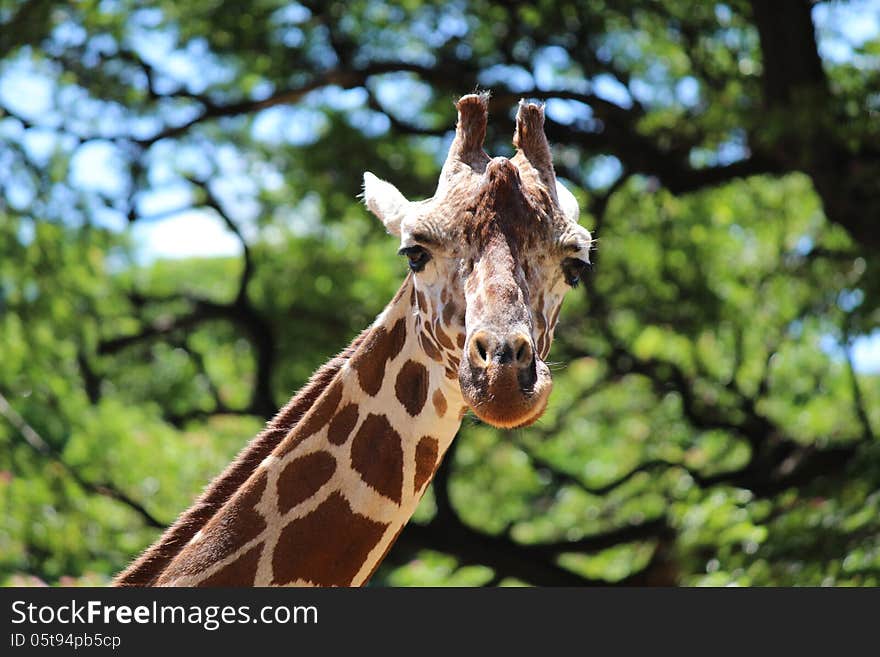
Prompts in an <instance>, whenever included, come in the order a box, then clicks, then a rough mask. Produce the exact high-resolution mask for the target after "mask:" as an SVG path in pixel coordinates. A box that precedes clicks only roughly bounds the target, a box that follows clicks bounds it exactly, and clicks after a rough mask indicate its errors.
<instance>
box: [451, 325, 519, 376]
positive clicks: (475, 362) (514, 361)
mask: <svg viewBox="0 0 880 657" xmlns="http://www.w3.org/2000/svg"><path fill="white" fill-rule="evenodd" d="M467 354H468V360H469V361H470V364H471V367H473V368H475V369H483V370H484V369H486V368H488V367H489V366H490V365H492V364H493V363H494V364H496V365H500V366H505V365H509V366H511V367H513V368H516V369H521V370H523V369H528V368H530V367H532V366H533V365H534V362H535V350H534V348H533V347H532V341H531V339H530V338H529V336H528V335H526V334H525V333H522V332H516V333H512V334H510V335H506V336H503V337H499V336H498V335H497V334H495V333H493V332H491V331H487V330H479V331H475V332H474V333H473V334H472V335H471V337H470V340H469V341H468V351H467Z"/></svg>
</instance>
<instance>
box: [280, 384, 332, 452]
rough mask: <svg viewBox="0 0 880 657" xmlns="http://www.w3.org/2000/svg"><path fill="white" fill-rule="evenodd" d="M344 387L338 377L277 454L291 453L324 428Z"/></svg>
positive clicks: (286, 439)
mask: <svg viewBox="0 0 880 657" xmlns="http://www.w3.org/2000/svg"><path fill="white" fill-rule="evenodd" d="M342 389H343V383H342V379H340V378H337V379H336V381H334V382H333V383H332V384H331V385H330V387H329V388H327V390H326V391H325V392H324V394H323V395H322V396H321V397H320V399H318V403H317V404H315V406H314V407H312V410H311V411H309V413H308V414H307V415H306V416H305V417H304V418H303V421H302V422H301V423H300V424H299V425H297V426H296V427H295V428H294V429H293V431H291V432H290V434H289V435H288V436H287V437H286V438H285V439H284V440H283V441H282V442H281V444H280V445H278V449H277V450H276V456H278V457H279V458H281V457H283V456H285V455H286V454H289V453H290V452H291V451H292V450H293V449H294V448H295V447H296V446H297V445H299V444H300V443H301V442H302V441H303V440H305V439H306V438H308V437H309V436H311V435H313V434H315V433H317V432H318V431H320V430H321V429H323V428H324V425H326V424H327V422H329V421H330V418H331V417H333V414H334V413H335V412H336V408H337V407H338V406H339V402H340V401H341V400H342Z"/></svg>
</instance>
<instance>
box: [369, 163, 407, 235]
mask: <svg viewBox="0 0 880 657" xmlns="http://www.w3.org/2000/svg"><path fill="white" fill-rule="evenodd" d="M363 196H364V203H366V204H367V207H368V208H370V212H372V213H373V214H374V215H376V216H377V217H379V219H381V220H382V223H383V224H385V230H387V231H388V232H389V233H391V234H392V235H395V236H397V237H400V224H401V222H402V221H403V219H404V217H406V212H407V209H408V208H409V206H410V202H409V201H407V200H406V197H405V196H404V195H403V194H401V193H400V192H399V191H398V190H397V187H395V186H394V185H392V184H391V183H389V182H385V181H384V180H380V179H379V178H377V177H376V176H374V175H373V174H372V173H370V172H369V171H367V172H365V173H364V193H363Z"/></svg>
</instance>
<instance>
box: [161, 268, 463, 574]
mask: <svg viewBox="0 0 880 657" xmlns="http://www.w3.org/2000/svg"><path fill="white" fill-rule="evenodd" d="M416 306H417V299H416V295H415V291H414V289H413V283H412V279H411V277H409V278H407V280H406V282H405V283H404V285H403V286H402V287H401V289H400V291H399V292H398V293H397V295H396V296H395V297H394V300H393V301H392V302H391V303H390V304H389V305H388V306H387V307H386V308H385V310H384V311H383V312H382V314H380V315H379V317H378V318H377V320H376V322H375V323H374V324H373V326H372V327H371V329H369V330H368V331H367V332H366V334H365V335H362V336H361V341H360V343H359V344H358V345H357V347H356V348H355V349H354V350H353V353H352V355H351V358H350V359H348V360H347V361H345V362H344V363H342V364H341V366H340V367H339V369H338V371H337V372H336V373H335V374H334V375H333V378H332V380H331V381H330V382H329V384H328V385H327V386H326V388H325V389H324V390H323V392H322V393H321V394H320V396H318V398H317V399H316V400H315V402H314V404H313V405H312V406H311V408H310V409H309V410H308V412H306V413H305V415H304V416H303V417H302V419H301V420H300V421H299V422H298V423H297V424H296V426H294V427H293V428H292V429H291V430H290V431H289V432H288V433H287V434H286V436H285V437H284V439H283V440H281V442H280V443H279V444H278V445H277V447H275V448H274V450H273V451H272V452H271V454H270V455H269V456H267V457H266V458H265V459H263V461H262V462H261V463H260V464H259V465H258V466H257V467H256V469H255V470H254V471H253V473H252V474H251V475H250V477H248V479H247V480H246V481H245V482H244V483H243V484H242V485H241V487H240V488H239V489H238V490H237V492H236V493H235V494H234V495H232V496H231V497H230V498H229V500H228V501H227V502H226V503H225V504H223V505H222V506H221V507H220V508H219V509H218V510H217V511H216V513H214V515H213V516H212V517H211V518H210V520H208V521H207V522H206V523H205V524H204V526H203V527H202V528H201V529H200V530H199V531H198V532H196V533H195V534H194V535H193V536H192V538H191V539H190V540H189V542H188V543H187V544H186V545H185V546H184V547H183V548H182V549H181V550H180V551H179V552H178V553H177V554H176V556H174V558H173V559H171V560H170V563H168V564H167V566H166V567H164V569H163V570H162V572H161V573H160V574H159V575H158V577H157V578H156V583H157V584H160V585H174V586H198V585H202V586H210V585H215V586H250V585H258V586H271V585H329V586H333V585H342V586H348V585H361V584H363V583H365V582H366V581H367V580H368V579H369V577H370V575H371V574H372V573H373V571H374V570H375V568H376V567H377V566H378V565H379V563H380V562H381V560H382V558H383V557H384V556H385V554H386V553H387V551H388V549H389V548H390V547H391V545H392V544H393V542H394V540H395V539H396V537H397V535H398V534H399V533H400V531H401V530H402V528H403V527H404V525H405V524H406V522H407V521H408V520H409V519H410V517H411V516H412V514H413V512H414V511H415V508H416V505H417V504H418V502H419V499H420V498H421V496H422V494H423V493H424V491H425V488H426V487H427V485H428V483H429V482H430V480H431V479H432V477H433V475H434V472H435V471H436V468H437V466H438V464H439V462H440V459H441V458H442V456H443V454H444V453H445V452H446V450H447V449H448V447H449V445H450V443H451V442H452V439H453V438H454V436H455V433H456V431H457V430H458V426H459V424H460V422H461V415H462V413H461V409H463V408H464V405H463V401H462V397H461V392H460V390H459V387H458V382H457V379H456V377H455V376H454V373H455V370H456V369H457V367H456V366H457V355H456V354H454V353H453V351H454V350H449V351H444V350H443V349H442V348H441V349H439V350H436V349H434V350H431V352H430V354H431V355H430V356H429V355H428V354H426V352H425V349H424V348H423V346H422V345H423V341H424V339H425V338H424V337H422V338H421V339H419V331H418V328H419V325H420V324H421V322H420V319H419V315H418V311H417V310H416ZM444 337H447V336H444ZM447 341H448V340H447ZM439 342H440V341H438V343H439ZM438 351H439V352H440V353H439V356H438V353H437V352H438Z"/></svg>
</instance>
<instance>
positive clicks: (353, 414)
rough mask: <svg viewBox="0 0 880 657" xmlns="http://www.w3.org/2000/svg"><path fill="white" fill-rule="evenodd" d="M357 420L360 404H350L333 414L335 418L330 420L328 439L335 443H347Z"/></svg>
mask: <svg viewBox="0 0 880 657" xmlns="http://www.w3.org/2000/svg"><path fill="white" fill-rule="evenodd" d="M357 421H358V405H357V404H348V405H347V406H345V407H344V408H342V409H341V410H340V411H339V412H338V413H337V414H336V415H335V416H333V419H332V420H331V421H330V427H329V428H328V429H327V440H329V441H330V442H331V443H333V444H334V445H343V444H345V441H346V440H348V437H349V436H350V435H351V431H352V429H354V425H356V424H357Z"/></svg>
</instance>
